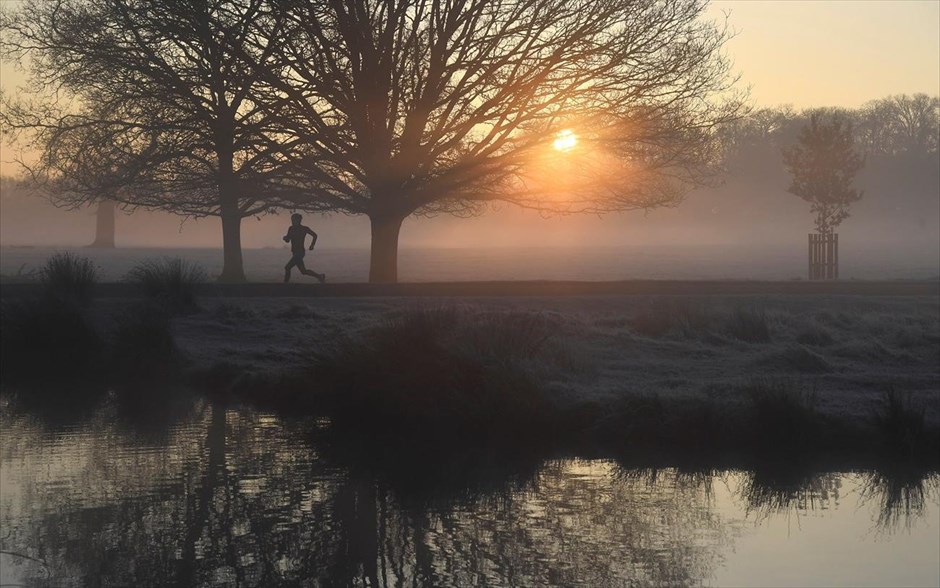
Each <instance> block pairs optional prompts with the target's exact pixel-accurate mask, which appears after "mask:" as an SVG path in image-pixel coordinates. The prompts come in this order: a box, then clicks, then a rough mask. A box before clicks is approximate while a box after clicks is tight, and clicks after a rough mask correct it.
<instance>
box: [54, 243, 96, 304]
mask: <svg viewBox="0 0 940 588" xmlns="http://www.w3.org/2000/svg"><path fill="white" fill-rule="evenodd" d="M39 279H40V281H41V282H42V285H43V287H44V289H45V291H46V294H47V295H48V296H49V297H52V298H58V299H61V300H69V301H73V302H76V303H78V304H87V303H88V302H90V301H91V295H92V290H93V289H94V286H95V282H97V281H98V272H97V270H95V266H94V264H92V262H91V260H90V259H88V258H86V257H81V256H79V255H73V254H72V253H69V252H65V253H56V254H53V255H52V256H51V257H49V259H47V260H46V263H45V265H43V266H42V267H41V268H40V269H39Z"/></svg>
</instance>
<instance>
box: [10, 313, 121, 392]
mask: <svg viewBox="0 0 940 588" xmlns="http://www.w3.org/2000/svg"><path fill="white" fill-rule="evenodd" d="M0 324H2V328H0V331H2V335H0V338H2V344H0V355H2V361H0V363H2V365H3V381H4V383H13V382H24V381H25V382H42V381H48V380H55V381H66V380H72V379H76V378H82V377H85V376H88V375H90V374H93V373H95V371H96V369H97V368H99V367H100V365H99V360H100V357H101V352H102V342H101V338H100V337H99V336H98V333H97V332H96V331H95V329H94V327H93V326H92V325H91V324H90V322H89V321H88V319H87V317H86V316H85V315H84V313H83V312H82V310H81V308H80V307H79V306H78V305H77V303H75V302H74V301H72V300H62V299H58V298H40V299H37V300H29V301H5V302H4V303H3V305H2V311H0Z"/></svg>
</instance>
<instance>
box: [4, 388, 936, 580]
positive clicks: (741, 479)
mask: <svg viewBox="0 0 940 588" xmlns="http://www.w3.org/2000/svg"><path fill="white" fill-rule="evenodd" d="M0 425H2V429H0V431H2V433H0V441H2V455H0V460H2V461H0V465H2V484H0V490H2V492H0V527H2V529H3V530H2V533H0V541H2V545H0V550H2V552H3V553H2V558H3V559H2V560H0V564H2V577H0V583H4V584H6V583H18V582H25V583H28V584H29V585H37V586H42V585H55V586H82V585H88V584H92V583H95V584H97V583H99V582H100V583H102V584H109V585H138V586H143V585H163V584H168V583H179V584H181V585H210V584H211V585H217V584H221V585H234V584H238V585H248V586H254V585H257V586H269V585H276V584H293V583H296V582H298V581H300V580H302V579H314V580H316V581H314V582H313V584H322V583H327V584H334V583H335V584H339V585H352V584H359V585H365V584H370V585H379V586H386V585H389V586H391V585H400V584H402V583H405V582H407V583H408V584H411V583H413V582H414V583H416V584H417V585H429V586H442V585H444V586H464V585H483V584H485V585H494V586H509V585H521V586H536V585H561V586H572V585H584V586H607V585H669V586H673V585H698V584H705V585H742V584H743V585H759V584H766V585H801V584H818V585H854V586H857V585H901V584H903V585H936V584H937V583H938V581H940V569H938V566H940V563H938V555H937V554H938V552H940V534H938V529H940V520H938V517H940V509H938V495H937V478H936V476H935V475H928V476H927V478H926V479H925V478H924V477H923V476H921V477H919V478H918V479H915V480H908V481H902V482H900V483H899V484H900V485H897V484H898V483H897V481H896V480H893V479H892V480H890V481H889V480H886V479H883V478H879V477H878V476H875V475H872V474H869V473H865V472H847V473H836V472H830V473H825V472H823V473H809V474H805V475H800V476H795V477H794V476H787V475H783V476H781V475H779V473H778V472H760V471H755V472H744V471H717V472H711V471H684V470H682V469H676V468H672V467H665V468H662V469H650V468H647V469H631V468H626V467H623V466H621V465H619V464H618V463H617V462H615V461H608V460H578V459H549V460H542V459H538V460H536V461H534V462H533V463H525V462H513V463H512V464H510V465H509V466H504V465H501V464H499V463H497V462H498V461H499V459H500V458H499V457H493V456H491V457H490V458H488V459H490V462H486V463H489V464H490V465H489V466H487V467H466V466H465V464H466V463H469V462H467V461H464V460H462V459H461V458H459V457H456V456H455V457H454V458H453V459H450V458H448V459H446V460H442V461H422V462H420V463H411V462H409V457H408V456H407V455H401V456H400V459H399V460H397V461H396V463H381V464H376V463H368V461H367V460H363V459H361V456H360V457H356V454H355V452H352V453H350V452H348V451H344V450H343V449H342V448H338V447H335V446H333V445H332V444H330V443H327V442H326V441H324V440H323V439H322V438H321V436H320V434H319V433H320V432H322V429H323V427H322V426H317V423H316V422H314V421H313V420H302V419H301V420H285V419H281V418H278V417H276V416H273V415H270V414H263V413H258V412H255V411H251V410H247V409H240V410H234V409H229V410H227V411H226V410H222V409H219V408H217V407H213V406H212V405H210V404H208V403H206V402H196V403H194V404H193V405H192V406H191V407H190V408H189V411H188V413H186V414H185V415H183V416H182V417H180V418H177V419H176V420H175V422H168V423H165V424H164V425H163V426H157V427H153V426H151V427H149V428H148V431H147V433H146V434H144V433H140V432H139V431H140V427H138V426H136V425H135V424H134V423H133V422H131V421H129V420H128V418H127V417H126V416H125V415H119V414H118V413H117V412H116V411H115V409H114V408H113V407H112V406H109V405H106V406H104V407H103V408H100V409H99V410H97V411H96V412H94V414H93V415H92V416H90V417H89V418H87V419H86V420H84V421H83V422H81V423H78V424H72V425H61V424H60V425H55V426H53V425H50V424H47V423H46V422H44V420H43V419H41V418H39V417H37V416H29V415H27V414H22V413H18V412H17V411H15V410H13V409H12V408H10V407H9V406H5V407H3V408H2V415H0ZM386 461H387V460H386ZM892 484H896V485H895V486H892ZM886 511H887V512H886Z"/></svg>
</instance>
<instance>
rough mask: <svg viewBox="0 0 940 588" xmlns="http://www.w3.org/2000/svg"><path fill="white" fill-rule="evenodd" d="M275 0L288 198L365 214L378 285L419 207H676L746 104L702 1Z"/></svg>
mask: <svg viewBox="0 0 940 588" xmlns="http://www.w3.org/2000/svg"><path fill="white" fill-rule="evenodd" d="M279 6H281V7H283V8H284V12H283V17H284V21H283V25H284V30H283V31H282V34H283V39H284V43H283V50H282V51H280V52H279V53H278V56H277V57H278V61H277V67H276V68H268V67H261V64H257V66H258V67H257V68H256V70H257V71H259V72H263V74H264V76H265V86H264V92H259V98H258V99H259V100H264V101H265V102H266V103H267V104H269V105H271V107H272V108H275V107H277V108H278V109H279V110H280V113H281V116H280V117H279V118H278V125H279V130H278V132H279V133H280V136H281V137H282V140H283V141H285V142H286V143H287V144H290V145H291V146H292V147H291V149H290V150H289V151H290V156H289V164H288V165H287V166H286V167H285V169H286V170H287V171H285V173H284V174H283V175H282V179H283V181H284V184H285V190H286V191H292V190H296V194H295V195H294V197H295V198H296V200H295V202H296V205H297V206H300V207H303V208H306V209H308V210H321V211H339V212H342V213H346V214H363V215H367V216H368V217H369V219H370V221H371V226H372V251H371V254H372V259H371V266H370V272H369V276H370V280H371V281H379V282H386V281H395V280H397V248H398V238H399V231H400V227H401V224H402V221H403V220H404V219H405V218H407V217H408V216H410V215H433V214H438V213H452V214H458V215H469V214H475V213H478V212H479V211H480V210H481V204H482V203H485V202H488V201H494V200H503V201H508V202H512V203H515V204H518V205H521V206H527V207H532V208H537V209H539V210H541V211H545V212H549V213H571V212H585V211H588V212H597V213H601V212H608V211H621V210H630V209H636V208H651V207H655V206H664V205H673V204H676V203H677V202H678V201H679V200H680V199H681V197H682V195H683V193H684V192H685V190H687V189H688V188H689V187H691V186H696V185H699V184H701V183H703V182H705V181H707V180H708V179H709V178H710V177H711V172H713V171H714V169H713V168H712V167H711V165H710V164H712V163H714V159H715V155H716V144H715V141H714V133H713V130H714V129H715V127H716V125H718V124H720V123H722V122H726V121H728V120H731V119H733V118H735V117H736V116H738V115H739V114H740V113H741V110H742V105H741V101H740V97H739V96H734V95H732V94H731V93H730V86H731V84H732V82H733V81H734V80H733V79H732V77H730V76H729V64H728V62H727V61H726V60H725V59H724V58H723V56H722V53H721V49H722V45H723V43H724V41H725V40H726V38H727V34H726V32H725V30H724V29H723V28H721V27H720V26H717V25H715V24H714V23H711V22H708V21H706V20H704V19H703V10H704V7H705V2H704V0H669V1H665V2H664V1H662V0H591V1H588V0H580V1H579V0H574V1H572V0H447V1H440V0H404V1H392V0H353V1H351V2H339V1H331V2H324V1H319V0H287V1H285V2H282V3H279ZM271 34H273V33H271V32H269V33H267V34H265V35H263V37H269V36H270V35H271ZM257 52H258V49H257V48H256V49H255V50H254V53H257ZM246 59H248V58H247V56H246ZM560 133H561V135H559V134H560ZM556 139H557V140H558V142H559V145H558V146H557V147H558V148H553V144H554V143H555V141H556Z"/></svg>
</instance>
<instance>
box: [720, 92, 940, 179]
mask: <svg viewBox="0 0 940 588" xmlns="http://www.w3.org/2000/svg"><path fill="white" fill-rule="evenodd" d="M813 115H816V116H818V117H822V118H824V119H832V118H833V117H835V118H839V119H840V120H842V121H844V122H845V123H848V124H849V125H850V126H851V129H852V138H853V142H854V145H855V148H856V149H857V150H858V151H859V152H860V153H861V154H862V155H863V156H864V157H866V158H867V159H872V158H875V159H891V158H894V159H908V160H919V161H930V162H933V163H934V164H935V163H936V157H937V154H938V148H940V147H938V145H940V97H937V96H933V97H931V96H928V95H926V94H913V95H909V94H900V95H896V96H888V97H886V98H881V99H878V100H872V101H871V102H868V103H867V104H865V105H863V106H861V107H860V108H856V109H848V108H808V109H804V110H799V111H798V110H795V109H793V108H792V107H789V106H780V107H773V108H757V109H754V110H752V111H751V112H750V113H749V114H748V115H747V116H744V117H741V118H739V119H736V120H734V121H729V122H728V123H726V124H724V125H722V127H721V130H720V135H721V142H722V145H723V147H724V153H725V161H726V164H728V165H731V166H739V165H740V166H742V167H743V165H746V163H747V162H748V161H753V160H757V159H763V158H767V159H774V158H776V159H777V160H779V153H780V150H781V149H782V148H785V147H788V146H791V145H793V144H795V143H796V142H797V137H798V135H799V133H800V130H801V129H802V128H803V127H805V126H806V125H808V124H809V123H810V119H811V118H812V116H813ZM773 153H776V155H770V154H773ZM768 155H770V156H769V157H768Z"/></svg>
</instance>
